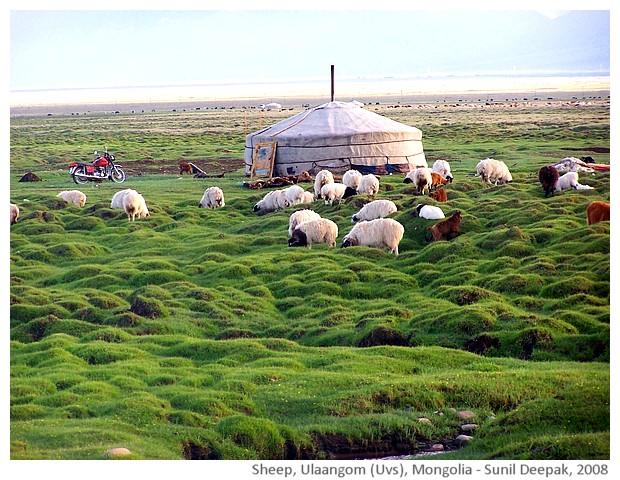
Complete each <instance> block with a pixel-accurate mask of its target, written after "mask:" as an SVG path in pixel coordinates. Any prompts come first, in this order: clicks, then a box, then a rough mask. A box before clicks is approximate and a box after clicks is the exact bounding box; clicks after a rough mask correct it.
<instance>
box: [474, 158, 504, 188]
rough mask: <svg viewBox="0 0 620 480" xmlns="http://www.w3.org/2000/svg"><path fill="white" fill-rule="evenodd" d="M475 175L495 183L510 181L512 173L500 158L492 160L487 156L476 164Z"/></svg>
mask: <svg viewBox="0 0 620 480" xmlns="http://www.w3.org/2000/svg"><path fill="white" fill-rule="evenodd" d="M476 176H477V177H481V178H482V181H483V182H487V183H491V182H495V185H497V183H498V182H501V183H508V182H512V175H511V174H510V171H509V170H508V167H507V166H506V164H505V163H504V162H502V161H501V160H494V159H493V158H487V159H485V160H480V162H478V165H476Z"/></svg>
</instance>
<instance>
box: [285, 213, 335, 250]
mask: <svg viewBox="0 0 620 480" xmlns="http://www.w3.org/2000/svg"><path fill="white" fill-rule="evenodd" d="M336 238H338V225H336V224H335V223H334V222H332V221H331V220H328V219H327V218H317V219H315V220H307V221H305V222H301V223H300V224H299V225H297V226H296V227H295V229H294V230H293V233H292V234H291V237H290V238H289V239H288V246H289V247H308V248H312V244H313V243H326V244H327V245H329V246H330V247H335V246H336Z"/></svg>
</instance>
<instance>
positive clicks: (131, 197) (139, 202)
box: [123, 190, 150, 222]
mask: <svg viewBox="0 0 620 480" xmlns="http://www.w3.org/2000/svg"><path fill="white" fill-rule="evenodd" d="M123 209H124V210H125V213H126V214H127V219H128V220H129V221H130V222H133V221H135V220H136V217H138V218H146V217H148V216H149V215H150V213H149V210H148V208H146V202H145V201H144V197H143V196H142V195H141V194H139V193H138V192H136V191H135V190H130V191H129V192H127V194H126V195H125V196H124V197H123Z"/></svg>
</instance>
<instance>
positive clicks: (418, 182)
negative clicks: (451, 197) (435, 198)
mask: <svg viewBox="0 0 620 480" xmlns="http://www.w3.org/2000/svg"><path fill="white" fill-rule="evenodd" d="M407 178H409V179H411V181H412V182H413V185H414V186H415V187H416V190H417V191H418V193H419V194H420V195H423V194H424V190H429V191H430V188H431V185H432V184H433V176H432V175H431V169H430V168H428V167H418V168H416V169H415V170H412V171H411V172H409V173H408V174H407V176H406V177H405V180H407ZM406 183H409V182H406Z"/></svg>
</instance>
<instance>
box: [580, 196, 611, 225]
mask: <svg viewBox="0 0 620 480" xmlns="http://www.w3.org/2000/svg"><path fill="white" fill-rule="evenodd" d="M586 220H587V223H588V225H594V224H595V223H598V222H608V221H609V203H607V202H600V201H594V202H592V203H590V205H588V208H586Z"/></svg>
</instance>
